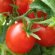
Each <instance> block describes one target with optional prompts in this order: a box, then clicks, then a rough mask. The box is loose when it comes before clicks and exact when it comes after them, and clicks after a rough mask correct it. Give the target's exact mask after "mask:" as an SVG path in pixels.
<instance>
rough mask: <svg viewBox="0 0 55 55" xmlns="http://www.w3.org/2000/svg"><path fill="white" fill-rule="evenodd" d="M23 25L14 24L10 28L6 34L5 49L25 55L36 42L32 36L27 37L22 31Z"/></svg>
mask: <svg viewBox="0 0 55 55" xmlns="http://www.w3.org/2000/svg"><path fill="white" fill-rule="evenodd" d="M23 26H24V25H23V23H16V24H13V25H12V26H10V27H9V28H8V30H7V33H6V44H7V47H8V48H9V49H10V50H11V51H13V52H15V53H22V54H23V53H26V52H28V51H30V50H31V49H32V48H33V46H34V44H35V42H36V40H35V38H33V37H32V36H30V37H28V35H27V33H26V32H25V31H24V30H23Z"/></svg>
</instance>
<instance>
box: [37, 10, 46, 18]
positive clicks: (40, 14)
mask: <svg viewBox="0 0 55 55" xmlns="http://www.w3.org/2000/svg"><path fill="white" fill-rule="evenodd" d="M37 17H38V18H41V17H44V19H46V18H47V13H44V12H43V11H37Z"/></svg>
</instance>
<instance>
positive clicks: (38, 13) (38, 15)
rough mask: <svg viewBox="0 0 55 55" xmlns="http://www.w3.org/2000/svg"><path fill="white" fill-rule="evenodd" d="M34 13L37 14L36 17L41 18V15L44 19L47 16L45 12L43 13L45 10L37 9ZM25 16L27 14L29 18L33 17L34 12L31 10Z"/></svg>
mask: <svg viewBox="0 0 55 55" xmlns="http://www.w3.org/2000/svg"><path fill="white" fill-rule="evenodd" d="M36 15H37V17H38V18H41V17H43V18H44V19H46V18H47V13H45V12H43V11H37V12H36ZM27 16H28V17H29V18H31V19H33V18H35V14H34V12H31V13H30V14H28V15H27Z"/></svg>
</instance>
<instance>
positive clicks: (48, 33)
mask: <svg viewBox="0 0 55 55" xmlns="http://www.w3.org/2000/svg"><path fill="white" fill-rule="evenodd" d="M32 2H33V1H32V0H31V2H30V0H14V1H12V0H0V13H3V12H10V13H12V12H13V7H12V6H11V4H15V5H16V6H17V7H18V9H17V12H18V13H19V15H23V14H24V13H26V12H27V11H28V10H29V9H30V7H29V5H30V4H31V3H32ZM35 14H36V16H37V18H41V17H43V18H44V20H45V19H47V13H46V12H44V11H41V10H37V11H36V13H34V12H31V13H29V14H28V15H27V17H28V18H30V19H34V18H35V17H36V16H35ZM26 25H27V24H26ZM24 27H25V25H24V24H23V22H22V21H21V22H18V23H14V24H12V25H11V26H9V28H8V29H7V32H6V45H7V47H8V48H9V49H10V50H11V51H13V52H15V53H22V54H23V53H27V52H29V51H30V50H31V49H32V48H33V46H34V45H35V43H38V44H40V45H41V46H45V47H49V46H53V45H55V30H54V28H53V27H48V25H47V26H45V25H40V24H35V23H33V24H32V26H31V30H32V29H37V28H40V30H39V31H36V32H33V33H34V34H36V35H38V36H39V37H40V39H41V40H38V39H35V38H34V37H33V36H31V35H29V33H27V31H26V30H25V29H24Z"/></svg>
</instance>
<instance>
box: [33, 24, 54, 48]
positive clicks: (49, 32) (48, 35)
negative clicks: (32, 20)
mask: <svg viewBox="0 0 55 55" xmlns="http://www.w3.org/2000/svg"><path fill="white" fill-rule="evenodd" d="M38 27H39V28H41V29H40V30H39V31H37V32H35V34H37V35H38V36H39V37H40V38H41V40H36V43H38V44H40V45H41V46H45V47H49V46H53V45H55V30H54V29H53V28H50V27H47V26H43V25H39V24H34V25H33V27H32V28H38Z"/></svg>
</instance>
